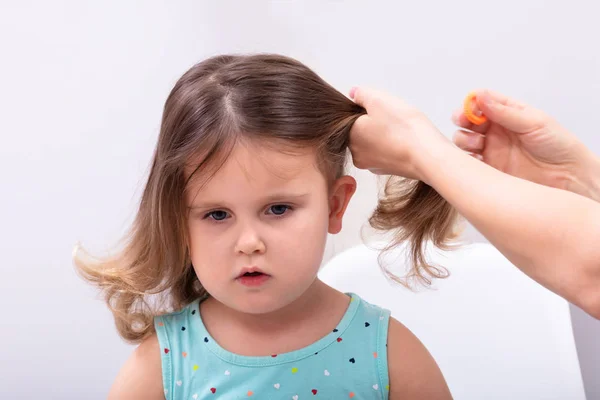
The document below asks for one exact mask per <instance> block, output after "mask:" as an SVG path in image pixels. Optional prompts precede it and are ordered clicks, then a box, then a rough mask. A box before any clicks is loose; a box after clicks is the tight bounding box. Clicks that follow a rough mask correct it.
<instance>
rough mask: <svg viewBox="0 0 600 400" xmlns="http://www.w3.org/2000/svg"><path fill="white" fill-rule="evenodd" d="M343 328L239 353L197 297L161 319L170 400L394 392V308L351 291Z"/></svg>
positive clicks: (300, 398)
mask: <svg viewBox="0 0 600 400" xmlns="http://www.w3.org/2000/svg"><path fill="white" fill-rule="evenodd" d="M349 296H350V297H351V301H350V303H349V306H348V309H347V310H346V312H345V314H344V316H343V318H342V320H341V321H340V322H339V324H338V325H337V327H336V328H335V329H334V330H333V331H332V332H331V333H329V334H328V335H326V336H325V337H323V338H321V339H319V340H318V341H316V342H315V343H313V344H311V345H309V346H307V347H305V348H302V349H300V350H296V351H292V352H289V353H283V354H276V355H272V356H265V357H250V356H241V355H237V354H233V353H231V352H229V351H227V350H225V349H223V348H222V347H220V346H219V344H218V343H217V342H215V341H214V340H213V339H212V337H211V336H210V335H209V333H208V331H207V330H206V328H205V326H204V324H203V322H202V318H201V316H200V312H199V302H200V300H199V299H198V300H196V301H194V302H192V303H191V304H189V305H188V306H187V307H185V308H184V309H183V310H181V311H179V312H175V313H170V314H166V315H162V316H158V317H156V318H155V320H154V325H155V328H156V332H157V336H158V341H159V344H160V352H161V357H162V376H163V386H164V390H165V398H166V399H167V400H180V399H183V400H204V399H222V400H234V399H236V400H239V399H250V400H252V399H261V400H262V399H289V400H305V399H318V398H321V399H352V398H354V399H356V400H359V399H360V400H367V399H377V400H380V399H388V394H389V377H388V364H387V334H388V323H389V317H390V313H389V311H388V310H384V309H382V308H380V307H377V306H374V305H372V304H369V303H368V302H366V301H364V300H362V299H361V298H360V297H359V296H357V295H355V294H353V293H350V294H349Z"/></svg>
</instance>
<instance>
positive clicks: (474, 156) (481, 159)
mask: <svg viewBox="0 0 600 400" xmlns="http://www.w3.org/2000/svg"><path fill="white" fill-rule="evenodd" d="M469 155H470V156H471V157H473V158H476V159H478V160H479V161H483V155H482V154H480V153H471V154H469Z"/></svg>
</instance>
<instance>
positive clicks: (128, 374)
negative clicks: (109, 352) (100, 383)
mask: <svg viewBox="0 0 600 400" xmlns="http://www.w3.org/2000/svg"><path fill="white" fill-rule="evenodd" d="M161 375H162V369H161V357H160V352H159V346H158V338H157V336H156V335H155V334H153V335H150V336H149V337H148V338H146V339H145V340H144V341H143V342H142V343H141V344H140V345H139V346H138V347H137V348H136V349H135V350H134V352H133V354H132V355H131V356H130V357H129V359H128V360H127V361H126V362H125V364H124V365H123V367H122V368H121V370H120V371H119V374H118V375H117V378H116V379H115V381H114V383H113V386H112V388H111V389H110V393H109V395H108V400H113V399H115V400H116V399H141V398H144V399H150V400H154V399H156V400H158V399H161V400H163V399H164V398H165V393H164V389H163V381H162V378H161Z"/></svg>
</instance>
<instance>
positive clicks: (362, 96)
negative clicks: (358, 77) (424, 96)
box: [350, 87, 411, 113]
mask: <svg viewBox="0 0 600 400" xmlns="http://www.w3.org/2000/svg"><path fill="white" fill-rule="evenodd" d="M350 98H351V99H352V100H353V101H354V102H355V103H356V104H358V105H359V106H361V107H363V108H364V109H366V110H367V113H370V112H373V111H377V110H383V109H394V110H397V111H403V110H406V109H411V107H410V105H408V104H407V103H406V102H405V101H404V100H403V99H401V98H399V97H396V96H393V95H391V94H390V93H388V92H384V91H381V90H377V89H373V88H369V87H353V88H352V89H350Z"/></svg>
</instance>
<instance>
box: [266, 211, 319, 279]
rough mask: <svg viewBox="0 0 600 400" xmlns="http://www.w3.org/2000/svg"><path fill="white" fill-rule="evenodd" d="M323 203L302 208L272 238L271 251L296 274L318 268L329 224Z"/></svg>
mask: <svg viewBox="0 0 600 400" xmlns="http://www.w3.org/2000/svg"><path fill="white" fill-rule="evenodd" d="M328 216H329V210H328V208H327V205H326V204H325V205H324V206H321V207H318V208H315V207H313V208H311V209H310V210H309V209H306V210H305V212H303V213H301V214H299V215H298V216H297V218H295V220H294V222H293V224H291V226H288V227H287V228H286V232H281V233H280V234H279V235H278V237H274V238H273V240H274V243H275V244H276V245H275V246H271V251H273V252H275V253H276V254H275V256H276V257H277V258H278V259H280V260H281V261H282V262H283V264H284V265H290V266H292V265H293V266H294V267H295V268H294V269H290V270H295V271H296V272H297V273H300V272H301V271H302V272H305V271H306V272H308V271H311V270H312V269H318V268H319V266H320V264H321V260H322V258H323V252H324V250H325V243H326V241H327V228H328V224H329V219H328Z"/></svg>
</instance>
